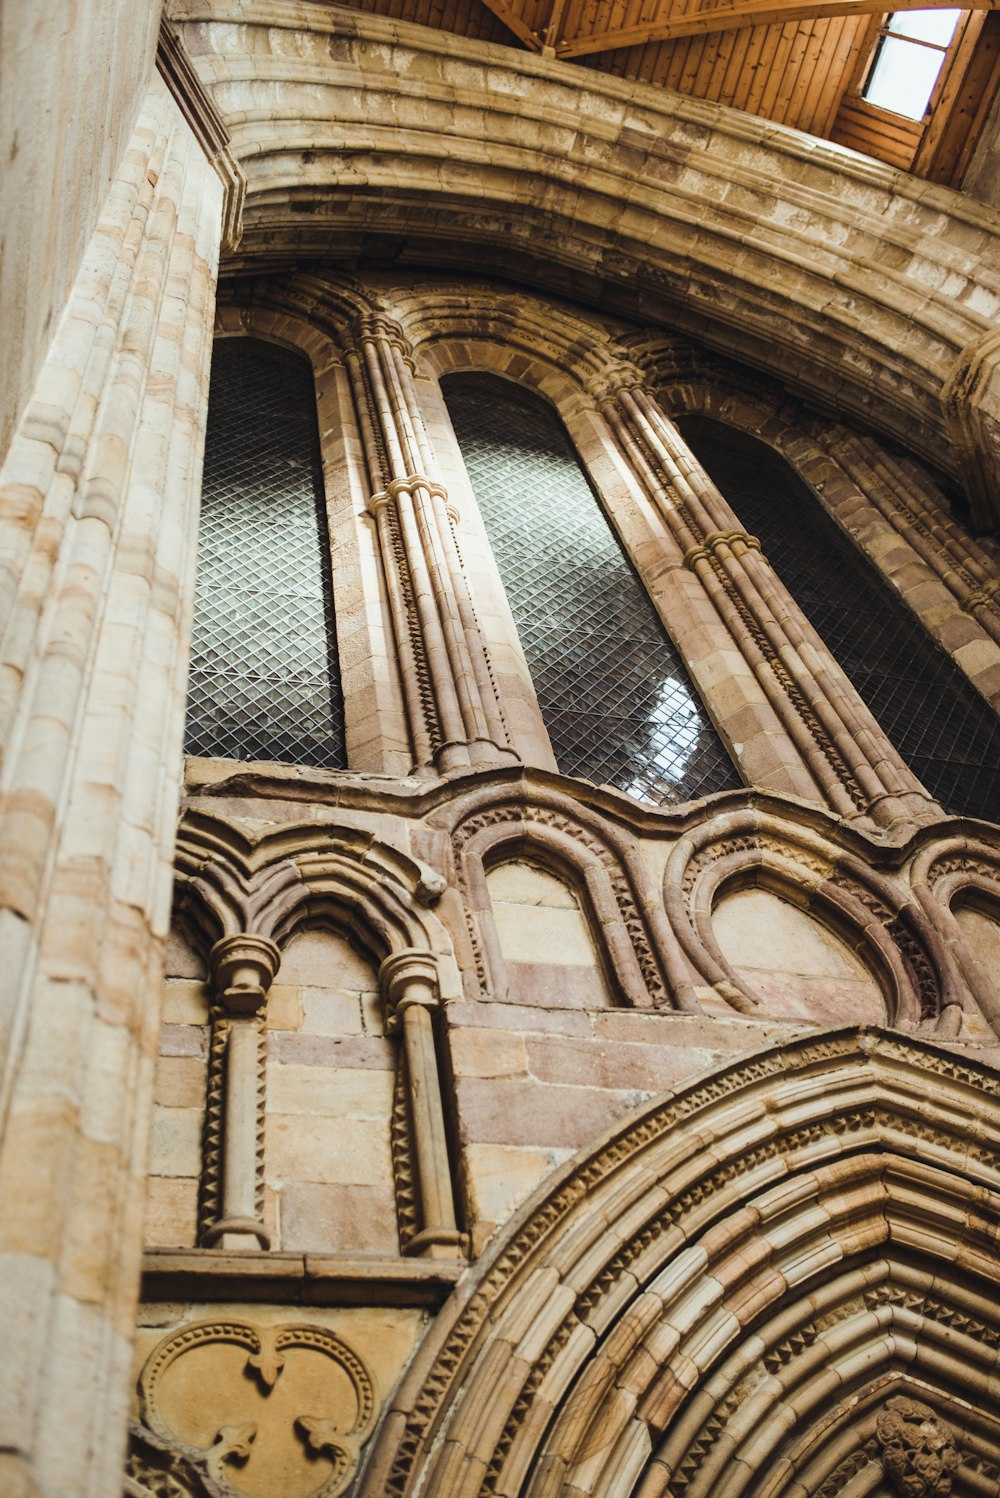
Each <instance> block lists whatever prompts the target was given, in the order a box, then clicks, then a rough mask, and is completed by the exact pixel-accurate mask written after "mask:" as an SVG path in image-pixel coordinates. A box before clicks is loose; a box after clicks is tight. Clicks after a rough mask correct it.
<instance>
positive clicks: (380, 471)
mask: <svg viewBox="0 0 1000 1498" xmlns="http://www.w3.org/2000/svg"><path fill="white" fill-rule="evenodd" d="M345 361H346V364H347V369H348V372H349V374H350V378H351V386H352V391H353V394H354V400H355V404H356V407H357V411H358V422H359V428H360V431H361V435H362V440H363V442H364V446H365V455H366V460H367V464H368V470H369V474H370V476H371V484H372V489H373V493H372V497H371V500H370V503H369V509H370V511H371V513H372V515H373V516H374V517H375V523H376V526H377V528H378V536H379V544H380V548H381V554H382V563H383V568H384V572H385V576H386V589H387V593H388V597H389V606H390V609H391V613H392V622H393V631H394V635H395V640H396V648H397V651H398V653H399V662H400V672H401V676H402V679H403V683H404V691H405V694H406V707H407V715H408V718H409V722H410V732H411V737H412V740H413V747H414V755H415V758H416V761H417V764H418V766H419V765H425V766H433V767H435V768H436V769H438V770H442V771H447V770H456V769H463V768H466V767H468V766H470V765H495V764H513V763H516V761H517V755H516V754H515V752H514V749H513V747H512V745H511V740H510V735H509V733H508V730H507V725H506V722H505V721H504V715H503V709H502V707H501V704H500V696H499V693H498V691H497V686H496V681H495V678H494V673H493V666H492V662H491V660H490V654H489V649H488V647H487V644H486V640H485V637H484V636H483V633H482V631H481V630H480V628H479V621H478V620H477V618H476V613H475V609H474V607H473V604H472V597H471V594H470V592H469V585H468V581H467V579H466V576H465V570H464V568H463V565H462V558H461V555H460V553H459V549H458V541H457V538H456V535H455V514H454V511H453V510H452V508H451V507H450V505H449V502H448V496H447V494H446V493H445V490H444V487H443V485H442V484H441V483H440V481H439V479H438V478H437V477H436V464H435V459H434V455H433V453H432V451H431V448H430V443H429V441H428V438H427V433H426V431H425V429H424V424H423V420H422V418H421V415H420V408H419V404H418V401H417V395H416V389H415V386H414V380H413V363H412V359H411V357H410V350H409V345H408V344H407V342H406V340H405V338H404V337H403V334H402V331H401V329H400V328H399V327H398V326H397V325H396V324H395V323H393V322H391V321H390V320H389V319H388V318H384V317H376V316H370V317H363V318H361V319H360V320H359V322H358V324H357V325H356V327H355V328H354V329H353V331H352V333H351V336H350V341H349V346H348V348H347V350H346V353H345Z"/></svg>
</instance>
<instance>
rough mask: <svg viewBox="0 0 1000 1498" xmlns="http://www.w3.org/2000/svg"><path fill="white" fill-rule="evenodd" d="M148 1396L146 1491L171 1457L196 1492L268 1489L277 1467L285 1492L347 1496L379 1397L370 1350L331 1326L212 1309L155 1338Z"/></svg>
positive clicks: (142, 1465)
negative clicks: (272, 1321) (214, 1313)
mask: <svg viewBox="0 0 1000 1498" xmlns="http://www.w3.org/2000/svg"><path fill="white" fill-rule="evenodd" d="M181 1364H184V1365H186V1376H182V1375H181V1374H180V1373H179V1372H178V1371H177V1370H178V1368H179V1365H181ZM172 1375H173V1376H172ZM290 1385H291V1387H289V1386H290ZM273 1394H276V1395H277V1398H274V1399H272V1397H271V1396H272V1395H273ZM139 1402H140V1417H141V1424H140V1426H139V1427H138V1429H136V1430H134V1432H133V1438H132V1442H131V1451H130V1467H131V1473H130V1476H131V1479H132V1482H133V1485H134V1487H135V1488H136V1489H137V1490H138V1491H139V1492H140V1493H141V1492H143V1491H144V1487H143V1482H144V1480H145V1482H146V1483H147V1484H148V1483H149V1481H150V1479H151V1478H153V1479H154V1480H155V1478H154V1474H155V1473H156V1472H157V1468H158V1466H159V1463H160V1461H161V1460H163V1459H164V1458H165V1459H166V1470H167V1472H168V1473H169V1472H170V1469H171V1467H173V1469H174V1475H175V1477H176V1478H177V1480H178V1481H179V1482H180V1483H181V1484H183V1485H186V1486H187V1487H188V1489H189V1491H191V1492H193V1493H195V1494H197V1493H200V1492H205V1493H207V1494H211V1495H212V1498H215V1495H219V1498H235V1495H238V1494H248V1493H250V1494H255V1493H259V1492H260V1491H261V1482H262V1480H263V1481H264V1482H265V1483H266V1482H267V1475H268V1473H269V1472H270V1473H271V1476H272V1480H273V1474H274V1472H275V1471H276V1470H277V1471H280V1472H281V1474H282V1493H283V1495H285V1498H338V1495H339V1494H341V1493H343V1492H344V1491H345V1489H346V1488H347V1486H348V1485H349V1483H350V1481H351V1479H352V1477H353V1476H354V1473H355V1470H356V1468H357V1464H358V1458H359V1455H360V1450H361V1447H362V1445H363V1443H364V1442H365V1440H366V1439H367V1438H368V1436H369V1435H370V1433H371V1429H372V1426H373V1424H374V1420H375V1415H376V1411H377V1407H378V1396H377V1393H376V1389H375V1385H374V1382H373V1380H372V1376H371V1374H370V1373H369V1371H368V1369H367V1368H366V1366H365V1364H364V1363H363V1362H362V1360H361V1358H360V1357H359V1356H358V1355H357V1353H356V1352H355V1351H354V1350H353V1348H352V1347H350V1346H349V1345H348V1343H346V1342H345V1341H344V1340H343V1338H341V1337H339V1336H337V1335H336V1333H334V1332H332V1331H329V1330H327V1329H326V1328H324V1327H320V1326H312V1325H310V1324H308V1323H305V1322H298V1323H288V1324H285V1325H282V1326H256V1325H254V1324H252V1323H250V1322H246V1321H240V1320H237V1319H235V1318H211V1319H208V1320H205V1321H195V1322H190V1323H188V1324H187V1325H186V1326H183V1327H181V1328H180V1329H179V1330H177V1331H174V1332H171V1333H170V1334H169V1335H168V1336H166V1337H164V1338H163V1340H162V1341H161V1342H160V1343H159V1344H158V1345H157V1346H156V1347H155V1348H154V1349H153V1351H152V1352H151V1353H150V1355H149V1357H148V1358H147V1360H146V1363H145V1365H144V1367H143V1370H142V1372H141V1374H140V1375H139ZM272 1405H276V1406H278V1408H275V1409H272ZM150 1437H152V1440H150ZM206 1442H207V1444H206ZM144 1448H145V1449H144ZM160 1470H162V1468H161V1469H160ZM262 1474H263V1476H262ZM145 1490H147V1491H148V1487H147V1488H146V1489H145ZM181 1490H182V1491H183V1486H182V1489H181ZM154 1491H155V1488H154Z"/></svg>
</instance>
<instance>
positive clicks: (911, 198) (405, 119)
mask: <svg viewBox="0 0 1000 1498" xmlns="http://www.w3.org/2000/svg"><path fill="white" fill-rule="evenodd" d="M188 24H190V25H191V27H192V28H193V30H194V34H195V36H196V39H197V45H196V46H195V47H194V52H195V54H196V56H197V57H198V60H199V62H200V63H201V66H202V67H203V69H204V72H205V74H206V75H207V78H208V81H209V83H210V86H211V88H212V90H213V96H214V98H215V102H216V104H217V106H218V108H219V110H220V113H221V114H222V116H223V118H224V120H225V121H226V124H227V126H228V128H229V129H230V131H231V134H232V151H233V155H234V157H235V159H236V160H237V161H238V162H239V164H240V166H241V167H242V169H243V170H244V172H245V173H246V177H247V196H246V204H245V210H244V221H243V222H244V234H243V240H242V243H241V246H240V249H239V258H240V262H241V263H243V264H245V265H248V266H252V265H253V264H254V263H255V260H257V258H258V257H264V256H268V257H274V256H277V255H281V254H291V255H294V256H296V257H297V258H300V259H301V258H302V257H303V256H313V257H318V256H321V255H323V254H327V253H329V249H330V245H331V243H333V242H338V241H339V242H340V243H341V244H344V243H345V241H346V243H347V244H348V245H349V246H350V247H351V248H352V249H354V248H355V247H357V250H358V251H363V246H364V236H365V234H366V233H374V234H378V235H381V236H383V240H384V241H387V242H388V243H389V244H392V243H393V242H394V241H395V242H396V243H397V244H398V241H399V239H400V238H406V239H407V240H408V242H409V253H410V257H411V263H418V264H420V263H422V264H426V265H434V266H436V267H440V266H441V265H442V264H445V265H450V266H456V265H457V266H463V265H465V266H467V265H468V264H469V261H470V259H471V258H472V257H473V256H476V257H477V258H478V260H479V263H480V266H482V265H484V264H486V265H489V267H490V268H491V269H495V270H496V271H497V273H499V274H505V275H507V276H514V277H516V278H517V279H520V280H521V281H524V282H529V283H530V282H532V281H534V282H536V283H537V284H546V285H547V286H548V288H549V289H550V290H554V291H557V292H563V293H572V292H573V291H576V292H577V294H578V295H582V296H584V297H586V296H588V295H589V296H590V297H592V298H593V299H594V300H595V301H597V299H598V298H601V297H603V299H604V301H605V303H606V304H608V305H612V306H614V307H615V309H616V310H619V311H621V312H624V313H626V314H631V315H640V314H641V315H644V316H645V317H646V318H651V319H653V320H655V321H658V322H660V323H662V324H664V325H671V326H676V327H680V328H686V329H689V330H702V329H703V330H704V331H705V332H706V334H707V337H708V341H709V342H711V343H715V344H716V345H717V346H718V345H724V344H726V343H730V344H731V343H732V342H734V341H738V343H739V344H740V346H741V349H742V350H743V353H744V355H745V356H746V358H747V359H748V360H749V362H751V363H753V364H756V365H757V366H758V367H760V368H763V369H770V370H773V371H775V372H776V373H779V374H785V375H788V374H793V375H794V377H795V378H796V379H797V380H799V381H801V382H803V383H805V384H806V385H811V386H813V387H814V388H815V389H816V390H817V392H818V393H824V392H830V391H833V392H835V393H836V395H837V399H838V401H839V402H840V403H841V404H842V405H843V406H845V407H847V408H849V409H853V410H855V411H856V412H857V413H858V414H864V413H865V412H868V413H870V414H871V416H872V417H873V418H874V420H875V422H876V424H877V425H879V426H881V427H882V428H883V429H884V430H886V431H889V432H895V433H897V434H898V435H900V436H904V435H906V434H909V437H910V439H911V440H915V441H917V442H918V443H921V444H923V449H924V450H925V451H926V452H927V454H928V455H929V456H930V455H933V452H934V449H935V447H936V446H938V445H939V444H940V443H941V441H942V438H943V437H946V436H952V437H953V438H954V440H955V442H956V445H957V446H958V448H959V454H960V457H961V458H964V459H967V466H968V470H969V473H970V475H971V476H973V477H974V473H975V469H976V465H977V462H978V464H979V465H980V466H981V470H982V471H981V475H980V477H979V479H978V481H977V482H976V483H975V488H976V490H977V495H976V498H977V504H978V505H979V507H980V509H981V512H982V514H983V516H984V518H985V517H986V516H988V515H989V514H990V513H991V512H994V513H995V510H994V506H995V492H996V487H997V481H996V476H995V474H996V469H995V463H994V461H993V459H992V458H991V457H990V455H989V444H990V438H991V435H992V433H993V432H994V431H995V428H996V424H997V419H998V418H997V394H996V384H997V382H996V379H995V378H994V377H993V364H994V361H995V357H996V350H995V342H994V341H993V340H992V337H991V335H992V331H993V330H992V318H993V315H994V313H995V310H996V306H997V292H996V288H995V286H994V284H993V280H992V277H991V273H990V270H989V265H988V250H985V249H984V251H983V253H982V256H981V258H979V257H977V256H976V255H975V254H974V253H973V252H970V250H969V248H968V246H969V243H970V241H971V240H972V239H973V237H979V236H982V235H983V234H984V233H985V232H986V231H987V229H988V228H989V211H988V210H987V209H985V208H979V207H978V206H976V205H973V204H971V203H969V202H967V201H963V200H962V199H961V198H959V197H958V195H956V194H952V193H950V192H948V191H946V190H944V189H940V188H935V187H933V186H931V187H928V185H927V184H926V183H919V184H914V183H913V182H912V181H911V180H910V179H909V178H908V177H907V176H906V174H903V173H898V172H894V171H892V170H891V169H890V168H887V167H881V166H879V165H877V164H875V163H872V162H868V161H860V160H859V161H854V160H852V159H851V158H850V157H848V156H845V155H844V153H843V152H842V151H839V150H838V149H837V148H836V147H834V146H831V145H824V144H823V143H821V142H817V141H813V140H806V141H804V140H802V139H801V138H800V137H798V136H797V135H796V134H795V132H791V131H785V130H783V129H782V128H781V127H780V126H775V125H773V124H768V125H766V126H763V125H762V124H761V122H760V121H755V120H752V119H750V118H748V117H746V116H743V115H741V114H739V113H737V112H735V111H729V110H724V109H721V108H719V107H713V106H708V105H706V104H704V103H702V102H699V101H695V100H691V99H685V98H683V97H682V96H678V95H673V94H669V93H666V94H665V93H664V92H663V91H662V90H656V89H654V88H649V87H643V86H641V85H636V84H633V83H626V82H624V81H622V80H619V79H616V78H607V77H602V75H601V74H599V73H594V72H592V71H591V70H587V72H586V75H585V80H584V77H583V76H581V74H580V73H579V71H574V70H571V69H567V68H565V67H561V66H560V65H559V64H557V63H549V62H547V61H546V60H545V59H540V58H531V57H528V56H525V55H523V54H517V53H515V52H514V51H512V50H509V49H502V50H499V51H498V50H495V49H494V50H491V49H485V48H482V47H479V46H477V45H476V44H474V43H469V42H463V41H461V40H460V39H458V38H455V37H448V38H447V39H442V38H441V37H440V36H439V35H437V34H436V33H435V32H433V31H428V30H425V29H423V28H419V27H417V28H411V27H406V26H402V25H401V24H400V23H398V22H390V21H389V20H388V19H385V18H382V17H377V16H359V15H358V14H356V13H354V12H352V13H351V14H350V16H349V17H348V18H345V17H342V16H340V15H331V14H330V13H329V12H327V11H326V10H325V9H323V8H321V7H320V8H314V9H312V10H307V11H304V12H298V13H296V15H295V17H294V19H292V18H290V17H289V16H288V15H287V13H286V12H285V11H283V10H282V8H281V7H280V6H279V7H277V9H275V8H274V7H273V6H268V5H264V6H261V7H259V8H258V9H257V10H256V11H255V13H254V15H253V18H252V19H248V17H247V13H246V11H245V8H244V7H242V6H233V7H227V6H225V5H223V6H221V7H218V6H217V7H215V9H214V13H213V15H212V17H211V18H206V17H205V16H199V17H198V18H197V19H192V21H191V22H190V23H185V22H184V21H183V20H182V21H180V22H179V25H180V30H181V33H182V35H183V34H185V33H186V32H187V30H188ZM290 26H292V27H294V29H295V31H296V44H295V45H294V47H289V46H287V45H285V44H284V42H283V35H284V32H285V31H286V30H287V29H288V28H289V27H290ZM202 59H204V61H202ZM415 67H416V68H418V69H419V76H420V80H421V88H420V90H419V95H418V94H417V92H416V91H415V90H413V88H412V82H411V80H412V77H413V74H414V70H415ZM512 113H516V118H517V131H516V134H514V133H512V130H511V116H512ZM569 123H571V126H572V128H569V129H568V128H567V125H568V124H569ZM665 162H666V163H667V165H666V166H665ZM345 189H349V190H345ZM733 190H737V191H739V192H740V194H741V198H742V200H743V201H744V202H745V203H747V204H748V206H747V207H746V208H745V209H744V210H743V211H741V212H740V213H737V214H734V213H733V211H732V202H731V195H732V191H733ZM789 204H792V205H794V208H795V212H794V213H793V214H792V215H791V219H789V217H788V206H787V205H789ZM416 205H419V212H415V208H416ZM748 216H752V217H753V218H754V219H755V220H756V221H757V222H758V223H759V225H760V226H761V231H762V232H760V233H756V234H751V235H748V233H747V220H748ZM873 239H878V241H879V242H882V243H888V244H890V245H891V246H892V249H893V257H892V263H891V264H889V263H888V262H887V261H885V260H884V259H882V260H879V261H878V262H877V263H876V262H875V261H874V260H873V259H872V257H871V254H870V245H871V242H872V241H873ZM956 247H957V249H956ZM356 252H357V251H356ZM959 264H961V267H962V268H961V271H960V270H959V269H958V266H959ZM806 346H808V348H809V351H810V352H809V357H808V358H806V357H803V352H802V351H803V349H804V348H805V347H806ZM973 376H974V377H975V378H973Z"/></svg>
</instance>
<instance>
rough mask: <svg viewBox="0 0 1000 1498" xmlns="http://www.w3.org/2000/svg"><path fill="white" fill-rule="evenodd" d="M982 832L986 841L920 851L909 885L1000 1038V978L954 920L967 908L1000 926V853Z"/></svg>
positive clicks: (969, 839)
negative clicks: (963, 907) (988, 966)
mask: <svg viewBox="0 0 1000 1498" xmlns="http://www.w3.org/2000/svg"><path fill="white" fill-rule="evenodd" d="M980 830H981V832H982V834H983V836H981V837H976V836H975V835H971V836H968V835H966V836H963V835H958V836H954V837H945V838H943V839H937V840H935V841H934V842H932V843H929V844H928V845H927V846H926V847H923V848H920V849H919V850H918V852H917V853H916V855H915V857H914V859H913V861H912V864H911V865H910V868H909V879H910V884H911V886H912V888H913V893H914V897H915V899H916V901H917V902H918V904H919V905H920V908H921V909H922V910H923V911H924V913H925V914H926V916H927V918H928V919H929V920H931V921H933V922H934V923H935V924H936V925H937V927H938V929H939V930H940V931H941V934H942V936H943V938H944V941H945V943H946V944H947V947H948V949H949V950H950V951H951V952H952V953H954V958H955V961H956V962H957V964H958V966H959V968H960V969H961V972H962V975H963V977H964V978H965V981H966V983H967V984H968V987H969V992H970V993H971V994H972V997H973V998H974V999H975V1001H976V1003H977V1004H978V1006H979V1008H980V1010H981V1012H982V1014H983V1016H984V1018H985V1019H986V1020H987V1022H988V1023H989V1024H990V1025H991V1026H992V1028H993V1031H994V1033H995V1034H997V1035H1000V975H998V974H997V973H994V972H990V971H988V970H987V968H986V967H985V965H984V963H983V962H982V960H981V959H980V957H979V956H978V954H977V953H976V951H975V950H974V948H973V946H972V943H971V942H970V941H969V939H968V937H967V936H966V934H965V932H964V931H963V929H962V927H961V925H960V924H959V922H958V921H957V920H956V918H955V910H956V909H960V908H961V907H962V906H966V907H969V908H971V909H973V910H979V911H982V912H983V913H984V914H985V915H987V916H988V917H989V918H991V919H992V920H994V921H996V922H1000V849H998V848H997V847H996V846H995V844H993V843H989V842H987V841H986V836H987V835H989V831H988V829H987V828H986V827H983V828H981V829H980Z"/></svg>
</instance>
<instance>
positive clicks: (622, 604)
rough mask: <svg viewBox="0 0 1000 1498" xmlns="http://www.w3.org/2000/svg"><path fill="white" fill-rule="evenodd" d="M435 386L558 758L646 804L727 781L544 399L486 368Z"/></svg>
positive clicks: (650, 611) (711, 732) (689, 691)
mask: <svg viewBox="0 0 1000 1498" xmlns="http://www.w3.org/2000/svg"><path fill="white" fill-rule="evenodd" d="M443 388H444V391H445V396H446V400H447V404H448V410H449V412H450V414H451V419H452V423H453V425H454V427H455V434H456V436H457V437H458V441H459V445H460V447H461V449H462V455H463V457H464V459H465V465H466V468H467V469H468V473H469V477H470V479H471V481H472V487H473V489H474V490H475V494H476V499H477V501H478V503H479V508H480V511H481V513H482V516H483V520H484V522H485V524H486V528H487V530H488V532H489V537H490V543H491V545H492V547H493V553H494V555H495V557H496V560H497V565H498V567H499V569H500V574H501V576H502V578H503V582H504V587H505V589H506V592H507V599H508V602H509V603H510V607H511V611H512V613H513V615H514V620H515V623H516V624H517V629H518V634H519V636H520V640H521V645H522V648H523V650H524V654H525V656H526V658H527V661H528V666H529V668H530V670H531V675H532V680H533V681H534V684H535V691H536V692H537V694H538V702H539V706H540V708H541V710H542V715H543V717H544V719H545V726H546V728H547V729H548V732H549V737H550V739H551V741H552V748H553V751H554V753H555V756H556V759H557V761H558V763H559V767H560V769H561V770H562V771H563V772H564V773H565V774H567V775H580V776H583V777H584V778H585V779H587V780H592V781H596V782H598V783H605V784H608V785H613V786H616V787H617V788H618V789H619V790H622V791H627V792H628V793H629V795H632V796H635V797H637V798H638V799H639V800H642V801H650V802H653V803H654V804H656V805H662V804H669V805H676V804H680V803H681V802H684V801H690V800H691V799H693V798H694V797H696V796H702V795H706V794H707V793H708V792H710V791H720V790H727V789H730V788H731V787H734V786H738V785H739V784H740V781H739V779H738V777H737V775H736V772H735V770H734V769H733V766H732V764H731V762H730V760H729V757H728V755H727V754H726V751H725V749H724V748H723V745H722V742H721V740H720V739H719V737H718V735H717V734H716V732H715V729H714V728H713V726H712V724H711V722H710V720H709V718H708V716H707V714H706V713H705V710H704V708H703V707H702V705H701V702H700V701H699V699H698V697H697V696H696V695H695V692H694V690H693V688H692V686H691V683H690V682H689V680H688V677H687V674H686V672H685V670H684V667H683V665H682V664H681V661H680V657H679V656H678V654H677V652H676V650H675V649H674V646H673V644H672V643H671V641H670V639H669V637H668V636H667V634H666V633H665V631H664V629H663V625H662V624H661V622H660V619H659V616H658V614H657V612H656V610H655V608H654V607H653V605H652V603H651V602H650V599H649V597H648V595H647V594H646V591H645V589H644V588H643V586H642V584H641V582H640V581H639V579H638V577H637V576H636V574H635V572H634V571H633V569H632V567H631V565H630V564H629V562H628V561H627V560H626V558H625V555H624V553H623V552H622V549H621V546H620V545H619V543H618V541H617V538H616V537H615V535H614V532H613V531H612V530H611V528H610V526H609V524H608V521H607V519H606V518H605V515H604V512H603V511H602V509H601V507H600V505H599V503H598V502H597V500H596V499H595V497H594V494H593V492H592V491H591V488H590V485H589V483H588V481H587V479H586V477H585V475H584V473H583V470H582V469H581V468H580V465H579V463H578V462H577V459H576V456H575V454H574V452H573V449H572V447H571V446H570V444H569V441H568V439H567V437H566V434H565V432H564V430H563V427H562V424H561V423H560V421H559V419H558V417H557V416H556V415H555V413H554V411H552V410H551V409H550V407H549V406H547V405H546V404H545V402H544V401H542V400H541V399H540V398H538V397H536V396H532V395H526V394H524V393H523V392H521V391H519V390H518V389H517V387H516V386H515V385H512V384H511V383H510V381H507V380H501V379H499V378H498V377H497V376H496V375H488V374H462V375H455V376H451V377H449V378H448V379H446V380H445V381H444V382H443Z"/></svg>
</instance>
